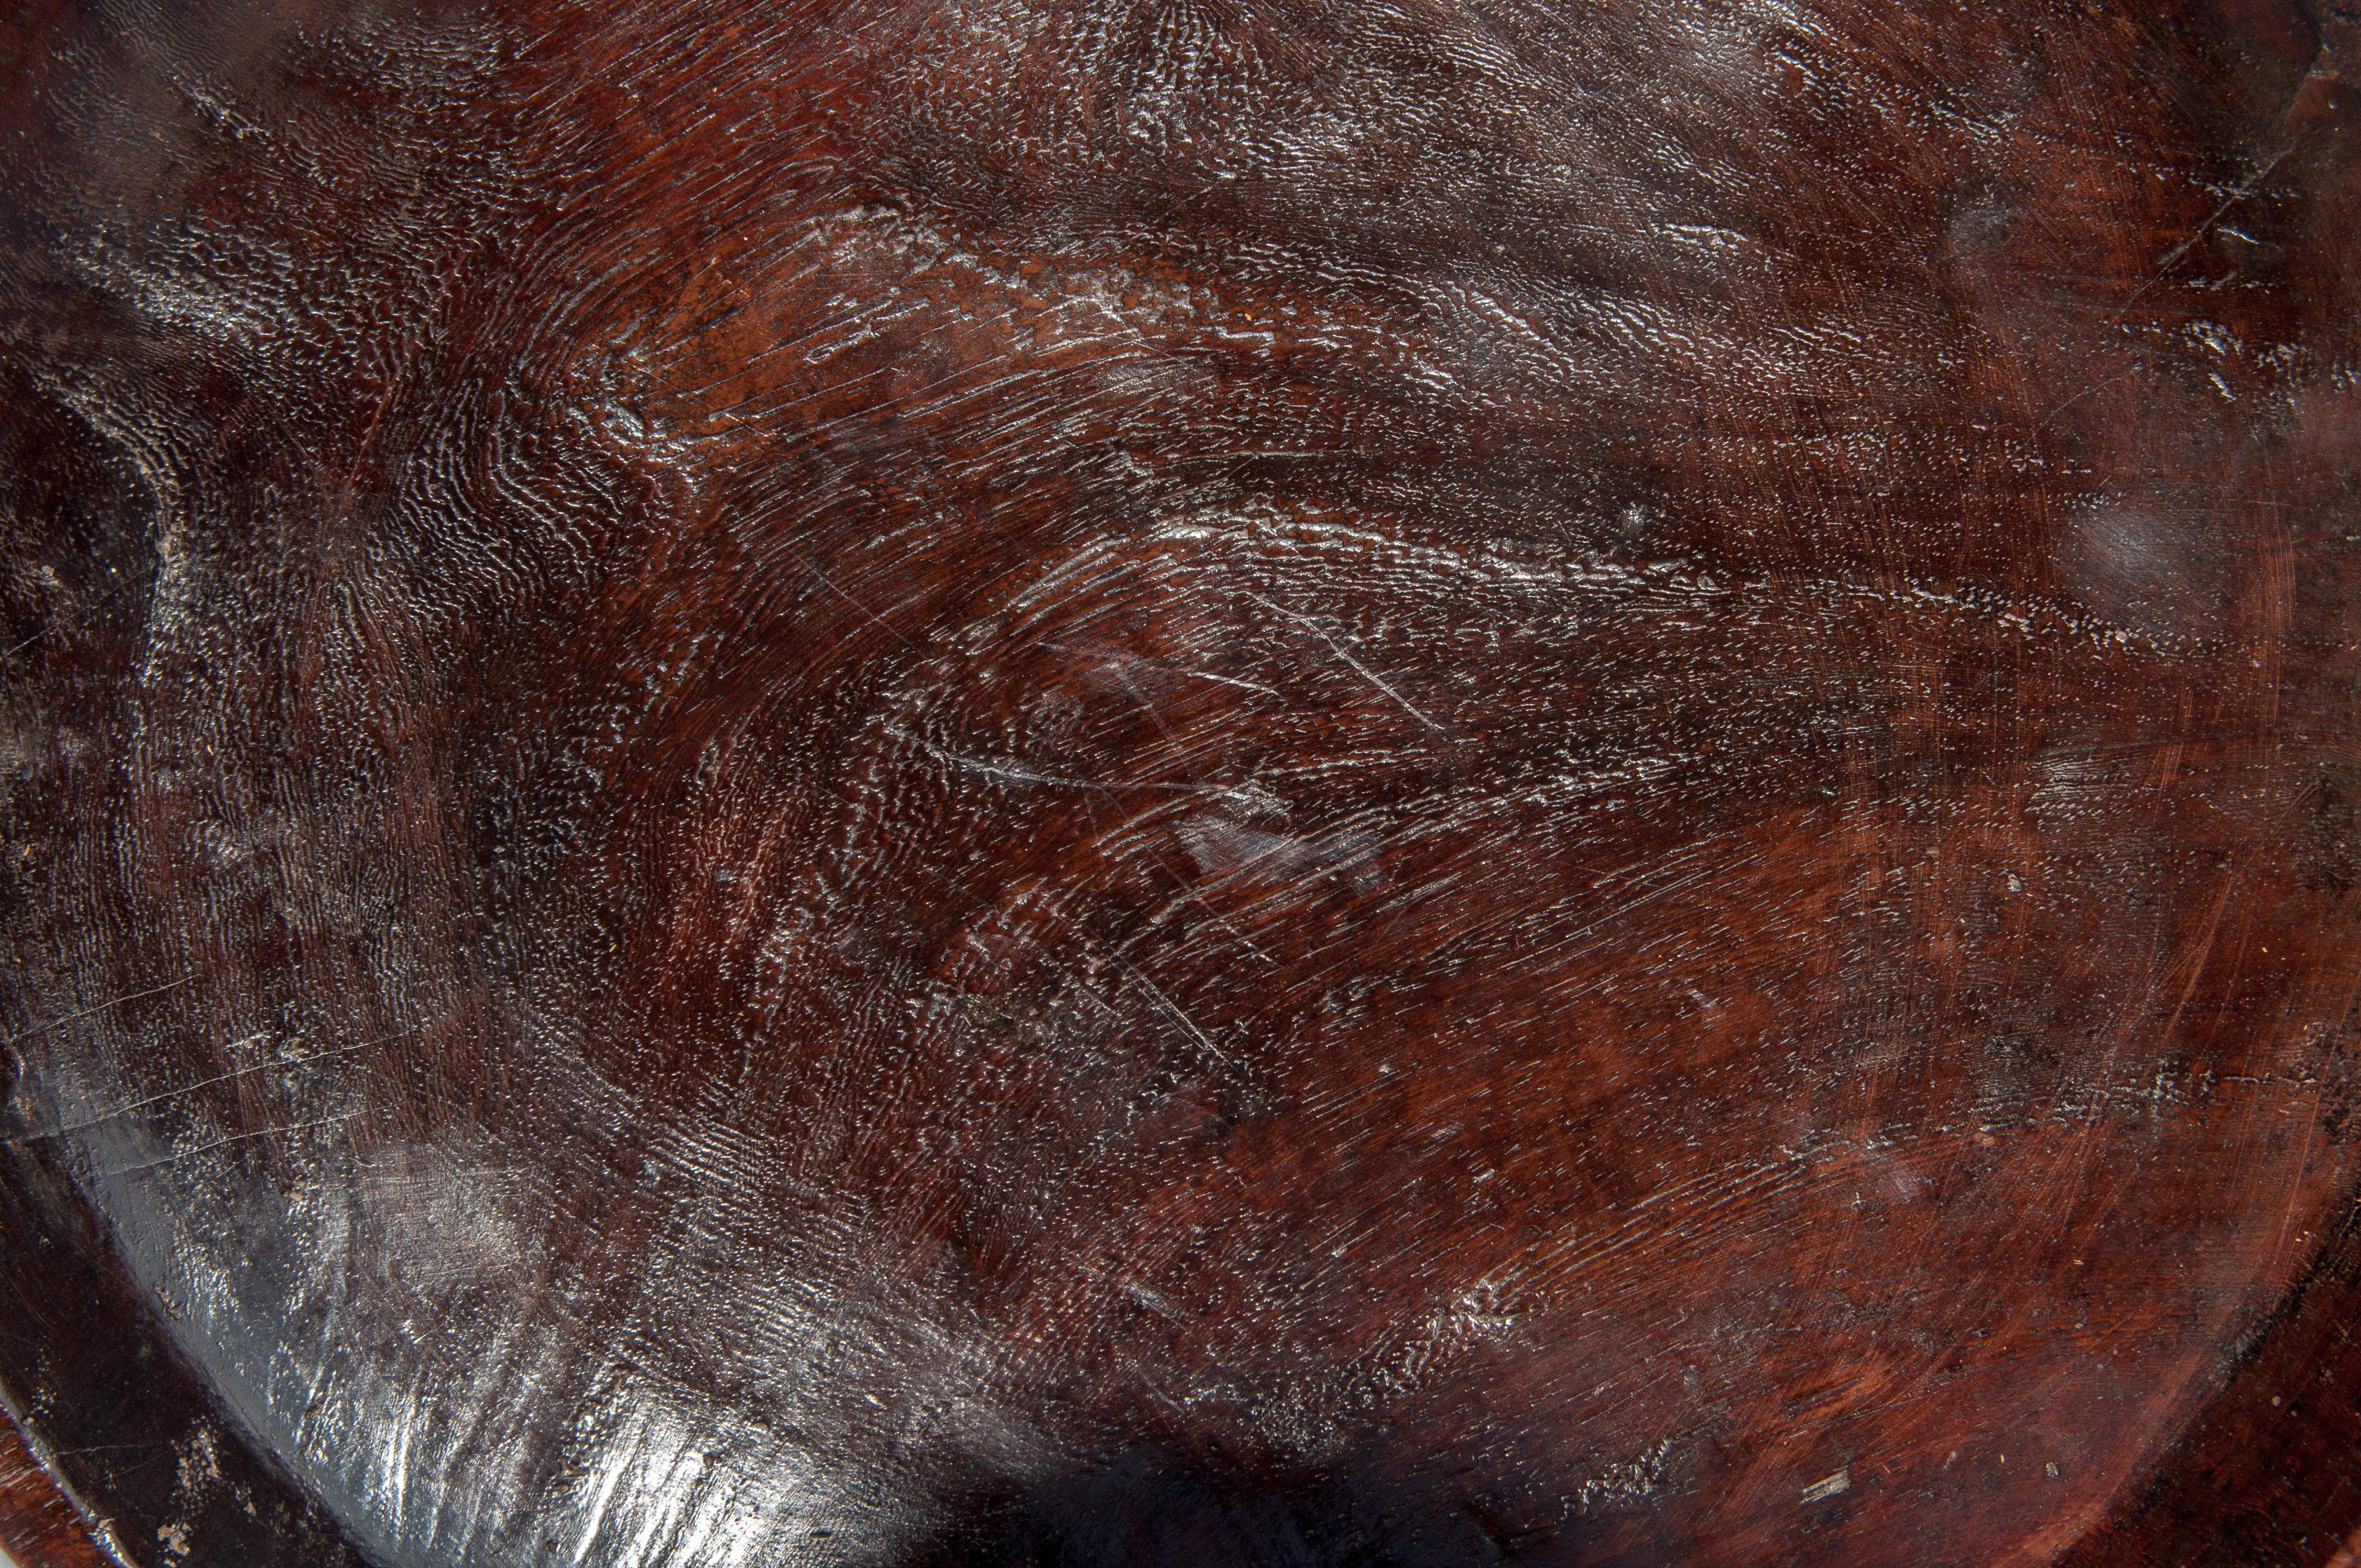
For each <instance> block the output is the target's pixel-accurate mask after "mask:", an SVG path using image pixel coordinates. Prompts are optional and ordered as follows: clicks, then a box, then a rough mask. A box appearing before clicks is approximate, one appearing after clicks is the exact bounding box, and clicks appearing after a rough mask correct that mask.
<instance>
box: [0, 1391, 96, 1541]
mask: <svg viewBox="0 0 2361 1568" xmlns="http://www.w3.org/2000/svg"><path fill="white" fill-rule="evenodd" d="M0 1554H5V1558H6V1560H7V1561H10V1562H13V1563H16V1564H17V1568H107V1560H106V1554H105V1553H104V1552H101V1551H100V1550H99V1549H98V1547H97V1545H96V1544H95V1543H94V1542H93V1541H92V1540H91V1538H90V1529H89V1525H88V1523H87V1521H85V1520H84V1519H82V1515H81V1514H79V1513H77V1512H75V1511H74V1507H73V1505H72V1504H71V1503H70V1502H68V1501H67V1500H66V1498H65V1496H64V1494H62V1493H61V1492H60V1491H59V1490H58V1486H57V1481H56V1478H55V1477H54V1476H52V1475H50V1474H49V1472H48V1471H47V1470H44V1469H43V1468H42V1467H41V1465H40V1462H39V1461H38V1460H36V1459H35V1458H34V1457H33V1453H32V1451H31V1450H30V1449H28V1448H27V1447H26V1446H25V1439H24V1437H23V1435H22V1434H21V1433H19V1432H18V1431H17V1430H16V1426H15V1424H14V1423H13V1422H9V1421H7V1420H0Z"/></svg>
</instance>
